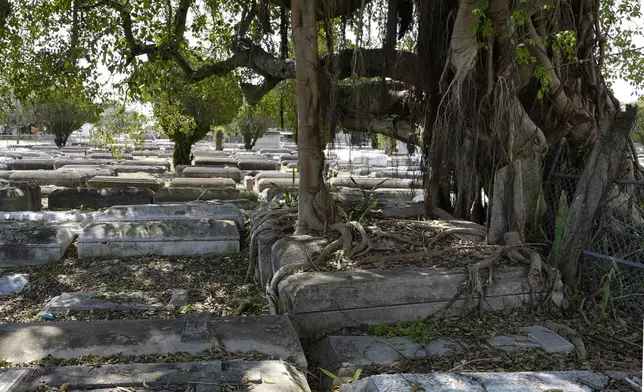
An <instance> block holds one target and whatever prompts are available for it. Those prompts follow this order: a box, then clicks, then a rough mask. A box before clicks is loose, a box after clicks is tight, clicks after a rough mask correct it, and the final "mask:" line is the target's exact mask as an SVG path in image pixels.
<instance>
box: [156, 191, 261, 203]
mask: <svg viewBox="0 0 644 392" xmlns="http://www.w3.org/2000/svg"><path fill="white" fill-rule="evenodd" d="M239 199H247V200H250V201H251V202H257V194H256V193H254V192H249V191H247V190H243V189H234V188H203V189H200V188H163V189H161V190H160V191H158V192H157V193H155V194H154V203H155V204H157V203H179V202H186V201H197V200H222V201H229V200H239Z"/></svg>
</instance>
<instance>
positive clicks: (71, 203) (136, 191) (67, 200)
mask: <svg viewBox="0 0 644 392" xmlns="http://www.w3.org/2000/svg"><path fill="white" fill-rule="evenodd" d="M153 196H154V192H153V191H152V190H150V189H148V188H104V189H84V188H80V189H66V188H65V189H58V190H55V191H53V192H52V193H51V194H50V195H49V208H80V207H81V206H85V207H88V208H95V209H96V208H105V207H111V206H115V205H124V204H127V205H130V204H150V203H152V202H153Z"/></svg>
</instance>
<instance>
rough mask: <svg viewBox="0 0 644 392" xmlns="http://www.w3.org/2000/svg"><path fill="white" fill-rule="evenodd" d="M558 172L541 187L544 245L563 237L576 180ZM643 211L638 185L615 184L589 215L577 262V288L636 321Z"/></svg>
mask: <svg viewBox="0 0 644 392" xmlns="http://www.w3.org/2000/svg"><path fill="white" fill-rule="evenodd" d="M553 167H555V166H553ZM557 170H560V171H566V169H565V167H562V168H558V169H557ZM560 171H559V172H557V171H555V170H551V172H550V174H549V178H548V180H547V183H546V186H545V188H544V199H545V201H546V205H547V210H546V213H545V215H544V218H543V222H542V235H543V236H544V237H545V239H546V240H547V241H548V242H550V243H555V242H556V241H557V238H560V237H561V235H562V234H563V230H564V226H565V220H566V217H567V210H568V207H569V206H570V203H571V202H572V200H573V198H574V196H575V189H576V187H577V182H578V180H579V175H577V174H571V173H562V172H560ZM643 207H644V181H638V180H618V181H616V182H615V184H614V186H613V187H612V189H611V190H610V192H609V193H608V195H607V196H606V197H605V198H604V200H603V201H602V204H601V206H600V208H599V211H598V214H597V216H595V217H594V225H593V234H592V237H591V239H590V241H589V242H588V244H587V246H586V250H585V251H584V254H583V257H582V260H581V261H580V273H581V277H582V278H581V281H580V285H581V287H580V288H581V289H582V290H584V291H585V292H586V293H588V294H590V295H593V297H594V298H595V299H597V300H598V303H599V305H600V306H601V309H603V310H605V311H607V312H608V311H610V310H611V309H619V310H620V311H623V312H626V313H627V314H630V315H632V316H634V317H639V318H641V317H642V316H643V315H644V210H643ZM588 219H593V217H589V218H588Z"/></svg>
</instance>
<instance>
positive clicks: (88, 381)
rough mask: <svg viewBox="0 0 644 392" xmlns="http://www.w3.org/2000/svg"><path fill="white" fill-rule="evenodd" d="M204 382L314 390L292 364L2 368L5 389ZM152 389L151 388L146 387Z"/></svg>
mask: <svg viewBox="0 0 644 392" xmlns="http://www.w3.org/2000/svg"><path fill="white" fill-rule="evenodd" d="M199 382H201V383H204V384H207V385H209V386H213V387H218V386H225V385H230V386H234V387H239V386H244V385H247V386H249V387H250V388H251V389H254V390H259V391H260V392H261V390H262V389H261V386H262V385H271V390H274V388H278V390H284V391H286V390H290V391H294V392H300V391H301V392H309V391H310V389H309V387H308V384H307V382H306V377H305V375H304V373H303V372H302V371H300V370H299V369H297V368H295V367H294V366H293V365H291V364H290V363H288V362H284V361H280V360H266V361H245V360H244V361H234V360H231V361H219V360H213V361H203V362H179V363H133V364H115V365H110V366H98V367H97V366H95V365H85V366H58V367H40V368H12V369H4V370H3V369H0V392H23V391H32V390H36V389H39V387H40V388H42V387H43V386H47V387H50V388H57V389H62V388H61V387H63V386H64V385H66V390H71V391H73V390H84V389H103V388H110V389H111V388H112V387H115V386H121V387H123V386H129V387H141V386H142V387H146V385H147V386H148V387H151V386H157V384H159V386H168V385H170V386H173V385H175V384H178V385H181V384H186V383H199ZM146 389H147V388H146Z"/></svg>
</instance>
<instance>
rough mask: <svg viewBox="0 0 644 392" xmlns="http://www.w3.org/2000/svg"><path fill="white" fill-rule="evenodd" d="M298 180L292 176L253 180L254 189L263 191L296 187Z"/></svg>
mask: <svg viewBox="0 0 644 392" xmlns="http://www.w3.org/2000/svg"><path fill="white" fill-rule="evenodd" d="M299 183H300V181H299V179H297V178H296V179H295V181H293V179H292V178H264V179H261V180H258V181H256V182H255V190H256V191H257V192H263V191H264V190H265V189H297V187H298V185H299Z"/></svg>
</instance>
